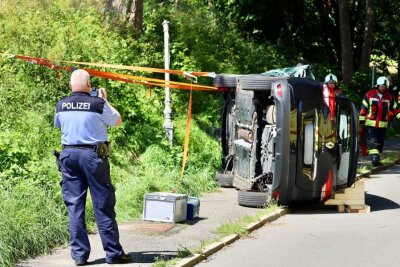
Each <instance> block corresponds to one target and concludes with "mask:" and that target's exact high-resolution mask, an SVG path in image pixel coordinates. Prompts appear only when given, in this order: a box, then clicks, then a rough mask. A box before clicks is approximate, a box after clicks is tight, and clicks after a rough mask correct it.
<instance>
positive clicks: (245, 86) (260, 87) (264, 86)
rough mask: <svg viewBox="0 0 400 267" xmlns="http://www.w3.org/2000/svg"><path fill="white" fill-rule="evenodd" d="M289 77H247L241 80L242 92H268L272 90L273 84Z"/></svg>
mask: <svg viewBox="0 0 400 267" xmlns="http://www.w3.org/2000/svg"><path fill="white" fill-rule="evenodd" d="M285 78H287V77H268V76H263V75H247V76H241V77H240V78H239V84H240V88H241V89H242V90H252V91H268V90H271V88H272V83H273V82H275V81H278V80H282V79H285Z"/></svg>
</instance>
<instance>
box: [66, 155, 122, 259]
mask: <svg viewBox="0 0 400 267" xmlns="http://www.w3.org/2000/svg"><path fill="white" fill-rule="evenodd" d="M59 163H60V168H61V172H62V178H63V179H62V182H61V188H62V195H63V200H64V203H65V205H66V206H67V208H68V215H69V231H70V241H71V256H72V258H73V259H74V260H87V259H88V258H89V254H90V243H89V239H88V235H87V231H86V222H85V206H86V195H87V189H88V188H89V189H90V194H91V197H92V202H93V207H94V212H95V217H96V222H97V226H98V230H99V234H100V237H101V241H102V243H103V248H104V251H105V252H106V259H107V260H115V259H118V258H119V257H120V256H121V255H122V254H123V253H124V252H123V250H122V247H121V245H120V243H119V233H118V226H117V222H116V220H115V215H116V214H115V211H114V207H115V202H116V201H115V189H114V187H113V185H112V184H111V179H110V164H109V163H108V159H107V158H99V157H98V156H97V153H96V152H94V151H93V150H90V149H78V148H65V149H64V150H63V151H62V152H61V154H60V159H59Z"/></svg>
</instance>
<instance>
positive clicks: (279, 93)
mask: <svg viewBox="0 0 400 267" xmlns="http://www.w3.org/2000/svg"><path fill="white" fill-rule="evenodd" d="M276 93H277V94H278V95H279V96H280V97H282V95H283V91H282V84H278V85H277V86H276Z"/></svg>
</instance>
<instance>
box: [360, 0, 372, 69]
mask: <svg viewBox="0 0 400 267" xmlns="http://www.w3.org/2000/svg"><path fill="white" fill-rule="evenodd" d="M372 2H373V1H372V0H365V9H366V15H365V28H364V43H363V47H362V54H361V59H360V69H367V68H368V66H369V61H370V58H371V50H372V41H373V38H372V34H373V21H374V19H373V17H374V11H373V3H372Z"/></svg>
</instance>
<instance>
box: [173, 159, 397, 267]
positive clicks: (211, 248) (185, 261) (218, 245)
mask: <svg viewBox="0 0 400 267" xmlns="http://www.w3.org/2000/svg"><path fill="white" fill-rule="evenodd" d="M396 164H400V158H399V159H397V160H395V161H394V162H393V163H391V164H388V165H385V166H379V167H376V168H373V169H372V170H370V171H368V172H365V173H362V174H360V175H358V176H356V180H360V179H362V178H369V176H370V175H371V174H375V173H378V172H381V171H383V170H386V169H388V168H390V167H392V166H394V165H396ZM289 212H290V209H289V208H279V209H278V210H277V211H275V212H273V213H271V214H267V215H265V216H263V217H261V218H260V219H259V220H258V221H256V222H252V223H249V224H247V225H246V230H247V232H248V233H251V232H253V231H254V230H257V229H258V228H260V227H262V226H264V225H265V224H267V223H271V222H273V221H275V220H276V219H278V218H280V217H282V216H283V215H286V214H288V213H289ZM238 239H240V235H239V234H233V235H229V236H226V237H224V238H222V239H221V240H220V241H217V242H214V243H212V244H210V245H208V246H206V247H205V248H204V249H203V251H202V252H201V253H197V254H193V255H190V256H187V257H184V258H182V259H181V260H180V261H178V263H177V264H176V265H175V266H177V267H192V266H194V265H196V264H198V263H199V262H201V261H203V260H205V259H206V258H207V257H209V256H210V255H212V254H214V253H215V252H217V251H219V250H221V249H222V248H224V247H226V246H228V245H230V244H232V243H233V242H235V241H236V240H238Z"/></svg>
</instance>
